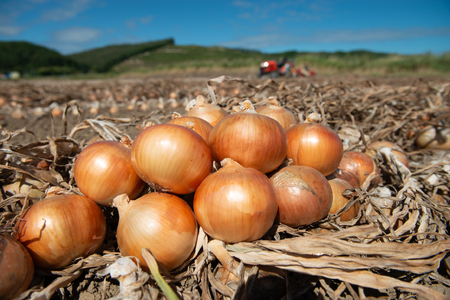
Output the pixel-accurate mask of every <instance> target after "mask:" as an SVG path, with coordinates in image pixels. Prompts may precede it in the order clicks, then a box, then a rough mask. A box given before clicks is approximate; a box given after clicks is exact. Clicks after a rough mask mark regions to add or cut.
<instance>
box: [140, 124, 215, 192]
mask: <svg viewBox="0 0 450 300" xmlns="http://www.w3.org/2000/svg"><path fill="white" fill-rule="evenodd" d="M131 163H132V165H133V167H134V169H135V170H136V172H137V173H138V175H139V176H140V177H141V178H142V179H143V180H144V181H145V182H147V183H148V184H149V185H150V186H152V187H154V188H156V189H157V190H164V191H170V192H172V193H175V194H189V193H192V192H194V191H195V189H196V188H197V187H198V185H199V184H200V183H201V182H202V180H203V179H204V178H205V177H206V176H208V174H209V173H211V170H212V164H213V158H212V155H211V150H210V148H209V146H208V144H207V143H206V141H205V140H204V139H203V138H202V137H201V136H200V135H199V134H198V133H196V132H195V131H193V130H191V129H189V128H186V127H183V126H180V125H174V124H158V125H153V126H150V127H147V128H146V129H144V130H143V131H142V132H141V133H139V135H138V136H137V137H136V139H135V140H134V142H133V146H132V147H131Z"/></svg>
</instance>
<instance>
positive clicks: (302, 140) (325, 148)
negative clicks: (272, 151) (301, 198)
mask: <svg viewBox="0 0 450 300" xmlns="http://www.w3.org/2000/svg"><path fill="white" fill-rule="evenodd" d="M286 136H287V139H288V151H287V157H288V158H290V159H292V160H293V164H294V165H301V166H308V167H311V168H314V169H316V170H318V171H319V172H321V173H322V174H323V175H325V176H328V175H330V174H331V173H333V172H334V171H335V170H336V168H337V167H338V165H339V163H340V161H341V159H342V155H343V152H344V147H343V145H342V141H341V139H340V138H339V136H338V135H337V134H336V133H335V132H334V131H333V130H332V129H331V128H329V127H327V126H325V125H322V124H318V123H312V122H311V123H301V124H297V125H294V126H291V127H290V128H288V129H287V130H286Z"/></svg>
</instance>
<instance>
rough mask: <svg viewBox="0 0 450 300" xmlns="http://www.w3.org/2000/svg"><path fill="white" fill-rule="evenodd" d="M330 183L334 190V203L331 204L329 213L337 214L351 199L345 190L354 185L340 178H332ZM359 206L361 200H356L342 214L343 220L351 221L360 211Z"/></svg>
mask: <svg viewBox="0 0 450 300" xmlns="http://www.w3.org/2000/svg"><path fill="white" fill-rule="evenodd" d="M328 183H329V184H330V186H331V190H332V191H333V204H332V205H331V208H330V212H329V213H330V214H335V213H336V212H337V211H338V210H339V209H341V208H342V207H344V206H345V205H346V204H347V202H348V201H349V198H347V197H346V196H344V195H343V192H344V191H345V190H347V189H353V186H352V185H351V184H350V183H349V182H347V181H345V180H343V179H339V178H334V179H331V180H329V181H328ZM359 207H360V204H359V202H355V204H354V205H352V207H350V208H349V209H348V210H347V211H346V212H344V213H343V214H342V215H340V218H341V221H350V220H351V219H353V218H354V217H356V216H357V215H358V212H359Z"/></svg>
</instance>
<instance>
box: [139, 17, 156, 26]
mask: <svg viewBox="0 0 450 300" xmlns="http://www.w3.org/2000/svg"><path fill="white" fill-rule="evenodd" d="M151 21H153V16H152V15H149V16H146V17H142V18H139V22H140V23H141V24H148V23H150V22H151Z"/></svg>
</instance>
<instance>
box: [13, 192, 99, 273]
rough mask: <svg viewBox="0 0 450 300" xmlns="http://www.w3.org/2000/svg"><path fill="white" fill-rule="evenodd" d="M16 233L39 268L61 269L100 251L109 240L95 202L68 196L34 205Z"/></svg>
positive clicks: (44, 200)
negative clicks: (102, 245) (104, 241)
mask: <svg viewBox="0 0 450 300" xmlns="http://www.w3.org/2000/svg"><path fill="white" fill-rule="evenodd" d="M16 231H17V232H18V240H19V241H20V242H21V243H22V244H23V245H24V246H25V247H26V248H27V250H28V251H29V252H30V254H31V257H32V258H33V261H34V264H35V266H37V267H40V268H45V269H59V268H63V267H65V266H67V265H68V264H70V263H71V262H72V261H73V260H74V259H75V258H78V257H85V256H88V255H89V254H91V253H94V252H95V251H97V249H98V248H99V247H100V246H101V244H102V243H103V240H104V238H105V234H106V221H105V216H104V215H103V212H102V210H101V209H100V207H99V206H98V205H97V204H96V203H95V202H94V201H92V200H90V199H88V198H86V197H83V196H80V195H74V194H64V195H58V196H52V197H48V198H44V199H43V200H40V201H38V202H36V203H35V204H33V205H32V206H31V207H30V208H29V209H28V210H27V211H26V212H25V213H24V214H23V215H22V216H21V218H20V219H19V221H18V223H17V224H16Z"/></svg>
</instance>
